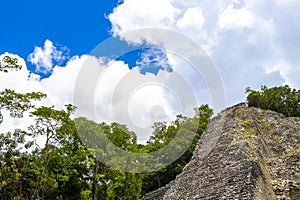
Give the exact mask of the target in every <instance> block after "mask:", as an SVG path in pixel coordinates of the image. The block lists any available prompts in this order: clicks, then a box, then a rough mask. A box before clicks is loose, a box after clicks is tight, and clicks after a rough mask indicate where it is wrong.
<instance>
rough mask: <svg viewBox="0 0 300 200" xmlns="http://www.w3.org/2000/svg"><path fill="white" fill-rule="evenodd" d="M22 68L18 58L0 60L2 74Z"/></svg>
mask: <svg viewBox="0 0 300 200" xmlns="http://www.w3.org/2000/svg"><path fill="white" fill-rule="evenodd" d="M20 69H22V66H21V65H19V64H18V59H17V58H12V57H10V56H4V57H3V58H2V60H0V72H5V73H7V72H8V70H20Z"/></svg>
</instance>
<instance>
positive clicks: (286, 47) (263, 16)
mask: <svg viewBox="0 0 300 200" xmlns="http://www.w3.org/2000/svg"><path fill="white" fill-rule="evenodd" d="M139 2H140V3H138V4H136V3H135V2H134V1H132V0H124V2H123V4H121V5H119V6H118V7H117V8H115V9H114V11H113V12H112V13H111V14H110V15H109V17H108V18H109V20H110V21H111V23H112V27H113V28H112V32H113V33H114V35H120V34H121V33H122V32H124V31H130V30H135V29H140V28H149V27H154V28H167V29H170V30H173V31H177V32H180V33H183V34H184V35H186V36H188V37H190V38H191V39H193V40H194V41H196V42H197V43H198V44H199V45H200V46H202V47H203V48H204V49H205V50H206V52H208V54H209V55H210V57H211V59H212V60H213V62H214V63H215V64H216V66H217V68H218V70H219V72H220V74H221V76H222V78H223V81H224V86H225V89H226V91H227V100H228V101H227V105H232V104H234V103H237V102H239V101H244V100H245V94H243V93H244V89H245V87H247V86H251V87H254V88H256V89H258V88H259V84H266V85H268V86H273V85H279V84H290V85H291V86H292V87H299V85H300V79H299V73H300V66H299V63H300V57H299V56H298V52H299V51H300V40H299V36H300V28H299V26H298V24H299V23H298V19H299V17H300V14H299V12H298V10H299V8H300V3H299V1H295V0H288V1H284V0H276V1H271V0H265V1H259V0H224V1H215V2H214V3H213V4H212V3H211V1H208V0H202V1H198V0H191V1H180V0H167V1H164V3H165V4H164V5H168V6H161V5H160V4H159V3H158V2H155V1H152V2H151V7H157V8H158V7H159V8H160V9H158V10H159V12H161V13H168V12H169V11H173V12H172V14H171V15H169V17H170V19H169V20H164V19H166V18H165V16H163V17H160V15H155V14H153V15H151V14H149V13H148V14H144V13H141V12H132V11H133V10H132V9H133V8H134V9H135V10H143V9H146V8H147V7H150V6H149V5H148V4H149V2H148V1H146V0H139ZM146 2H148V4H146ZM144 3H145V4H144ZM137 20H138V22H137ZM126 22H127V23H126ZM139 22H142V23H139ZM143 37H144V39H145V40H146V41H148V42H150V43H151V42H153V38H151V35H149V36H148V35H146V36H143ZM125 39H127V40H128V41H131V42H138V41H140V40H138V39H137V37H136V38H125ZM175 42H178V41H176V39H174V43H175ZM179 63H180V62H179ZM172 67H174V66H172ZM178 68H179V66H177V69H178ZM181 68H185V67H184V66H183V65H182V66H181ZM190 79H192V77H190Z"/></svg>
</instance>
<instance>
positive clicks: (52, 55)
mask: <svg viewBox="0 0 300 200" xmlns="http://www.w3.org/2000/svg"><path fill="white" fill-rule="evenodd" d="M68 51H69V50H68V48H66V47H56V46H54V45H53V42H51V41H50V40H46V41H45V43H44V47H38V46H37V47H35V48H34V51H33V52H32V53H31V54H30V55H29V56H28V61H30V62H31V63H32V64H33V65H35V67H36V68H35V72H37V73H42V74H45V75H47V74H49V73H50V72H51V71H52V68H53V67H54V65H56V64H58V65H60V64H62V62H63V61H65V60H66V59H67V58H69V55H68Z"/></svg>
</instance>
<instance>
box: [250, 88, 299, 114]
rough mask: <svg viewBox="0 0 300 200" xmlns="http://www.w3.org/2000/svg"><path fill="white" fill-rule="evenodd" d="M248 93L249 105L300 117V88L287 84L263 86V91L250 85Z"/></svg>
mask: <svg viewBox="0 0 300 200" xmlns="http://www.w3.org/2000/svg"><path fill="white" fill-rule="evenodd" d="M246 93H247V94H248V96H247V103H248V105H249V106H253V107H258V108H262V109H268V110H273V111H275V112H279V113H282V114H283V115H285V116H286V117H300V90H296V89H291V88H290V87H289V86H287V85H285V86H279V87H272V88H267V86H262V87H261V91H255V90H252V89H250V88H249V87H248V88H246Z"/></svg>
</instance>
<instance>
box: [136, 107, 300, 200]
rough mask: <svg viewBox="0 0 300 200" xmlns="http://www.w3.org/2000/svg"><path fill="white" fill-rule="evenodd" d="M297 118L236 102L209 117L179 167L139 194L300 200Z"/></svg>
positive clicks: (166, 196) (153, 196) (162, 196)
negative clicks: (157, 186)
mask: <svg viewBox="0 0 300 200" xmlns="http://www.w3.org/2000/svg"><path fill="white" fill-rule="evenodd" d="M299 166H300V118H285V117H284V116H283V115H281V114H278V113H275V112H271V111H263V110H261V109H258V108H249V107H247V106H246V105H245V104H238V105H236V106H233V107H230V108H228V109H226V110H224V111H222V112H221V113H220V114H219V115H218V116H216V117H214V118H213V119H211V121H210V123H209V126H208V128H207V130H206V132H205V133H204V134H203V135H202V137H201V139H200V140H199V142H198V144H197V147H196V149H195V151H194V155H193V157H192V159H191V161H190V162H189V163H188V165H187V166H186V167H185V168H184V170H183V172H182V173H181V174H179V175H178V176H177V177H176V179H175V180H174V181H172V182H171V183H169V184H168V185H167V186H165V187H163V188H160V189H158V190H156V191H153V192H150V193H148V194H146V195H145V196H144V197H143V198H142V199H143V200H148V199H167V200H169V199H174V200H176V199H189V200H190V199H260V200H262V199H267V200H269V199H282V200H283V199H285V200H300V167H299Z"/></svg>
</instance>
